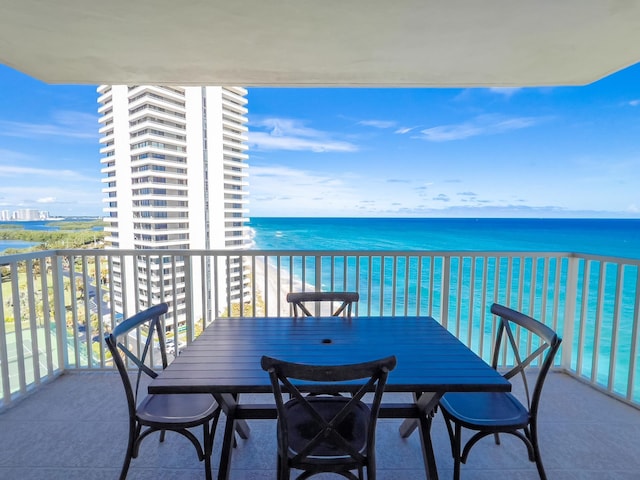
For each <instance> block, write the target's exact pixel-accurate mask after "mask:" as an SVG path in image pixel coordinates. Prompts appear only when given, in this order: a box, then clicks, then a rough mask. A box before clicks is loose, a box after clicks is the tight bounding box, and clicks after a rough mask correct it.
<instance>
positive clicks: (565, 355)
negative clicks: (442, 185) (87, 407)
mask: <svg viewBox="0 0 640 480" xmlns="http://www.w3.org/2000/svg"><path fill="white" fill-rule="evenodd" d="M0 273H1V274H2V279H3V282H2V290H0V317H1V318H2V321H0V402H1V403H0V408H1V407H2V406H6V405H8V404H10V403H11V402H12V401H13V400H14V399H15V398H16V397H18V396H21V395H24V394H26V393H27V392H28V391H29V390H31V389H33V388H36V387H38V385H39V384H41V383H42V382H44V381H47V380H49V379H51V378H54V377H55V376H56V375H57V374H59V373H61V372H62V371H64V370H70V369H104V368H109V369H110V368H112V366H111V362H110V359H109V358H108V355H107V353H106V351H105V348H104V344H103V342H102V338H103V337H104V335H105V333H107V332H108V331H109V330H110V329H111V327H112V326H113V325H115V324H116V323H117V322H118V321H120V320H121V319H122V318H125V317H128V316H130V315H132V314H133V313H135V312H136V311H137V310H139V309H141V308H144V307H145V306H147V305H151V304H155V303H158V302H160V301H167V302H168V303H169V304H170V311H169V314H168V315H167V316H166V319H165V321H166V328H167V331H168V337H169V338H173V342H174V345H175V348H179V346H180V345H185V344H188V343H190V342H191V341H193V339H195V338H196V336H197V335H198V334H199V333H200V331H202V329H203V328H204V327H205V326H206V325H207V324H208V323H209V322H211V321H213V319H214V318H215V317H216V316H238V317H246V316H275V315H289V314H290V313H291V310H290V307H289V305H288V304H287V303H286V299H285V294H286V293H287V292H288V291H299V290H315V289H317V290H354V291H358V292H359V293H360V302H359V303H358V304H357V305H356V307H355V311H354V314H355V315H360V316H364V315H385V316H406V315H430V316H433V317H434V318H436V319H437V320H439V321H440V322H441V323H442V324H443V325H444V326H445V327H446V328H448V329H449V330H450V331H451V332H452V333H454V334H455V335H456V336H457V337H458V338H460V340H461V341H463V342H464V343H466V344H467V345H468V346H469V347H470V348H472V349H473V350H474V351H475V352H476V353H478V354H479V355H481V356H482V357H483V358H485V359H489V358H490V354H491V348H492V344H493V338H494V337H495V329H496V327H497V321H496V318H495V317H494V316H493V315H491V314H490V313H489V307H490V305H491V303H493V302H498V303H502V304H505V305H508V306H510V307H512V308H515V309H517V310H520V311H522V312H524V313H527V314H529V315H531V316H533V317H535V318H538V319H540V320H541V321H543V322H544V323H546V324H548V325H550V326H551V327H552V328H554V329H555V330H557V331H558V332H559V334H560V335H561V336H562V337H563V344H562V351H561V355H559V357H558V359H557V362H556V367H557V368H562V369H564V370H566V371H567V372H569V373H571V374H573V375H575V376H576V377H578V378H581V379H583V380H584V381H586V382H588V383H590V384H591V385H592V386H594V387H596V388H598V389H600V390H602V391H604V392H606V393H608V394H610V395H613V396H615V397H617V398H619V399H621V400H623V401H626V402H627V403H629V404H631V405H634V406H636V407H640V380H639V379H638V377H637V375H636V373H637V371H638V368H639V365H638V363H639V361H638V340H639V339H638V330H639V323H640V320H639V317H640V301H639V297H640V295H639V291H640V290H639V289H640V287H639V286H640V260H631V259H624V258H617V257H602V256H595V255H583V254H571V253H558V252H466V251H465V252H450V251H438V252H436V251H377V250H376V251H280V250H278V251H273V250H243V251H227V250H59V251H47V252H37V253H29V254H20V255H5V256H0ZM16 319H20V320H19V321H18V320H16ZM520 341H522V342H525V343H526V344H527V347H528V348H535V345H532V341H531V340H530V339H529V338H527V337H525V336H523V337H522V338H520ZM503 360H504V362H505V363H508V362H509V359H508V358H506V357H505V358H503Z"/></svg>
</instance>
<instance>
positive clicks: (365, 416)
mask: <svg viewBox="0 0 640 480" xmlns="http://www.w3.org/2000/svg"><path fill="white" fill-rule="evenodd" d="M307 401H308V402H309V403H310V404H312V406H313V408H314V409H315V410H316V411H317V412H318V413H319V414H320V416H321V417H322V418H323V419H325V421H330V420H331V419H332V418H334V417H335V416H336V414H338V412H340V410H342V408H343V407H344V406H345V405H346V404H347V403H348V402H349V401H350V398H347V397H340V396H331V397H324V396H315V397H307ZM285 410H286V412H287V413H286V416H287V423H288V425H289V430H288V431H289V455H290V456H295V455H296V454H297V453H298V452H300V450H301V449H302V448H303V447H305V446H306V445H307V444H308V443H309V442H310V441H311V440H312V439H313V438H314V437H315V436H316V435H317V434H318V433H319V432H320V431H321V430H322V426H321V425H319V424H318V421H317V420H316V419H314V418H313V417H312V416H311V414H310V413H309V410H308V409H307V408H305V407H304V405H302V404H301V403H300V402H299V401H298V400H297V399H293V400H289V401H288V402H287V403H285ZM370 415H371V410H370V409H369V407H368V406H367V405H366V404H364V403H363V402H360V401H358V402H357V403H356V404H355V405H354V406H353V408H352V409H351V410H350V411H349V413H348V414H347V416H346V417H345V419H344V420H343V421H342V422H340V424H338V425H337V426H336V428H335V430H336V431H337V432H338V433H339V434H340V436H341V437H342V438H344V440H346V441H347V442H348V443H349V445H351V447H352V448H353V449H354V450H356V451H358V452H361V453H363V452H365V451H366V447H367V428H368V423H369V418H370ZM332 440H333V439H332V437H331V436H328V437H326V439H325V440H323V441H321V442H319V443H318V444H317V445H316V446H315V447H314V448H313V450H312V452H311V453H310V455H309V457H313V456H318V457H324V460H325V461H326V458H327V457H332V458H333V459H335V458H336V457H337V458H339V457H346V458H347V459H351V457H350V456H349V455H345V453H344V452H345V449H344V447H342V446H341V445H337V444H336V443H335V441H332ZM309 457H308V458H307V460H309V459H310V458H309Z"/></svg>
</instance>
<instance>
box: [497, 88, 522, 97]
mask: <svg viewBox="0 0 640 480" xmlns="http://www.w3.org/2000/svg"><path fill="white" fill-rule="evenodd" d="M520 90H522V89H521V88H512V87H496V88H490V89H489V91H490V92H491V93H496V94H498V95H504V96H505V97H507V98H509V97H511V96H512V95H514V94H515V93H517V92H519V91H520Z"/></svg>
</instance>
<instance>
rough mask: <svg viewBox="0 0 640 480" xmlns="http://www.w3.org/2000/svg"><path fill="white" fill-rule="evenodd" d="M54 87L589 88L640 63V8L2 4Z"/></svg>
mask: <svg viewBox="0 0 640 480" xmlns="http://www.w3.org/2000/svg"><path fill="white" fill-rule="evenodd" d="M0 12H1V13H0V62H1V63H4V64H6V65H8V66H10V67H13V68H15V69H17V70H20V71H22V72H24V73H26V74H28V75H31V76H33V77H35V78H38V79H41V80H43V81H45V82H48V83H74V84H102V83H104V84H129V85H131V84H178V85H206V84H208V85H243V86H260V85H273V86H295V85H301V86H425V87H427V86H434V87H435V86H444V87H448V86H451V87H454V86H457V87H463V86H505V87H506V86H526V85H529V86H536V85H582V84H587V83H591V82H593V81H595V80H598V79H599V78H602V77H604V76H606V75H608V74H610V73H612V72H615V71H617V70H619V69H622V68H624V67H627V66H629V65H632V64H634V63H636V62H638V61H640V1H638V0H315V1H310V0H279V1H278V0H272V1H269V0H233V1H231V0H227V1H220V0H198V1H196V0H0Z"/></svg>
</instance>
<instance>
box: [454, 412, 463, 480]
mask: <svg viewBox="0 0 640 480" xmlns="http://www.w3.org/2000/svg"><path fill="white" fill-rule="evenodd" d="M455 429H456V431H455V435H454V437H455V446H454V439H452V440H451V445H452V447H454V448H453V452H452V453H453V480H460V461H461V458H460V455H461V450H462V427H461V426H460V425H457V424H456V425H455Z"/></svg>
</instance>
